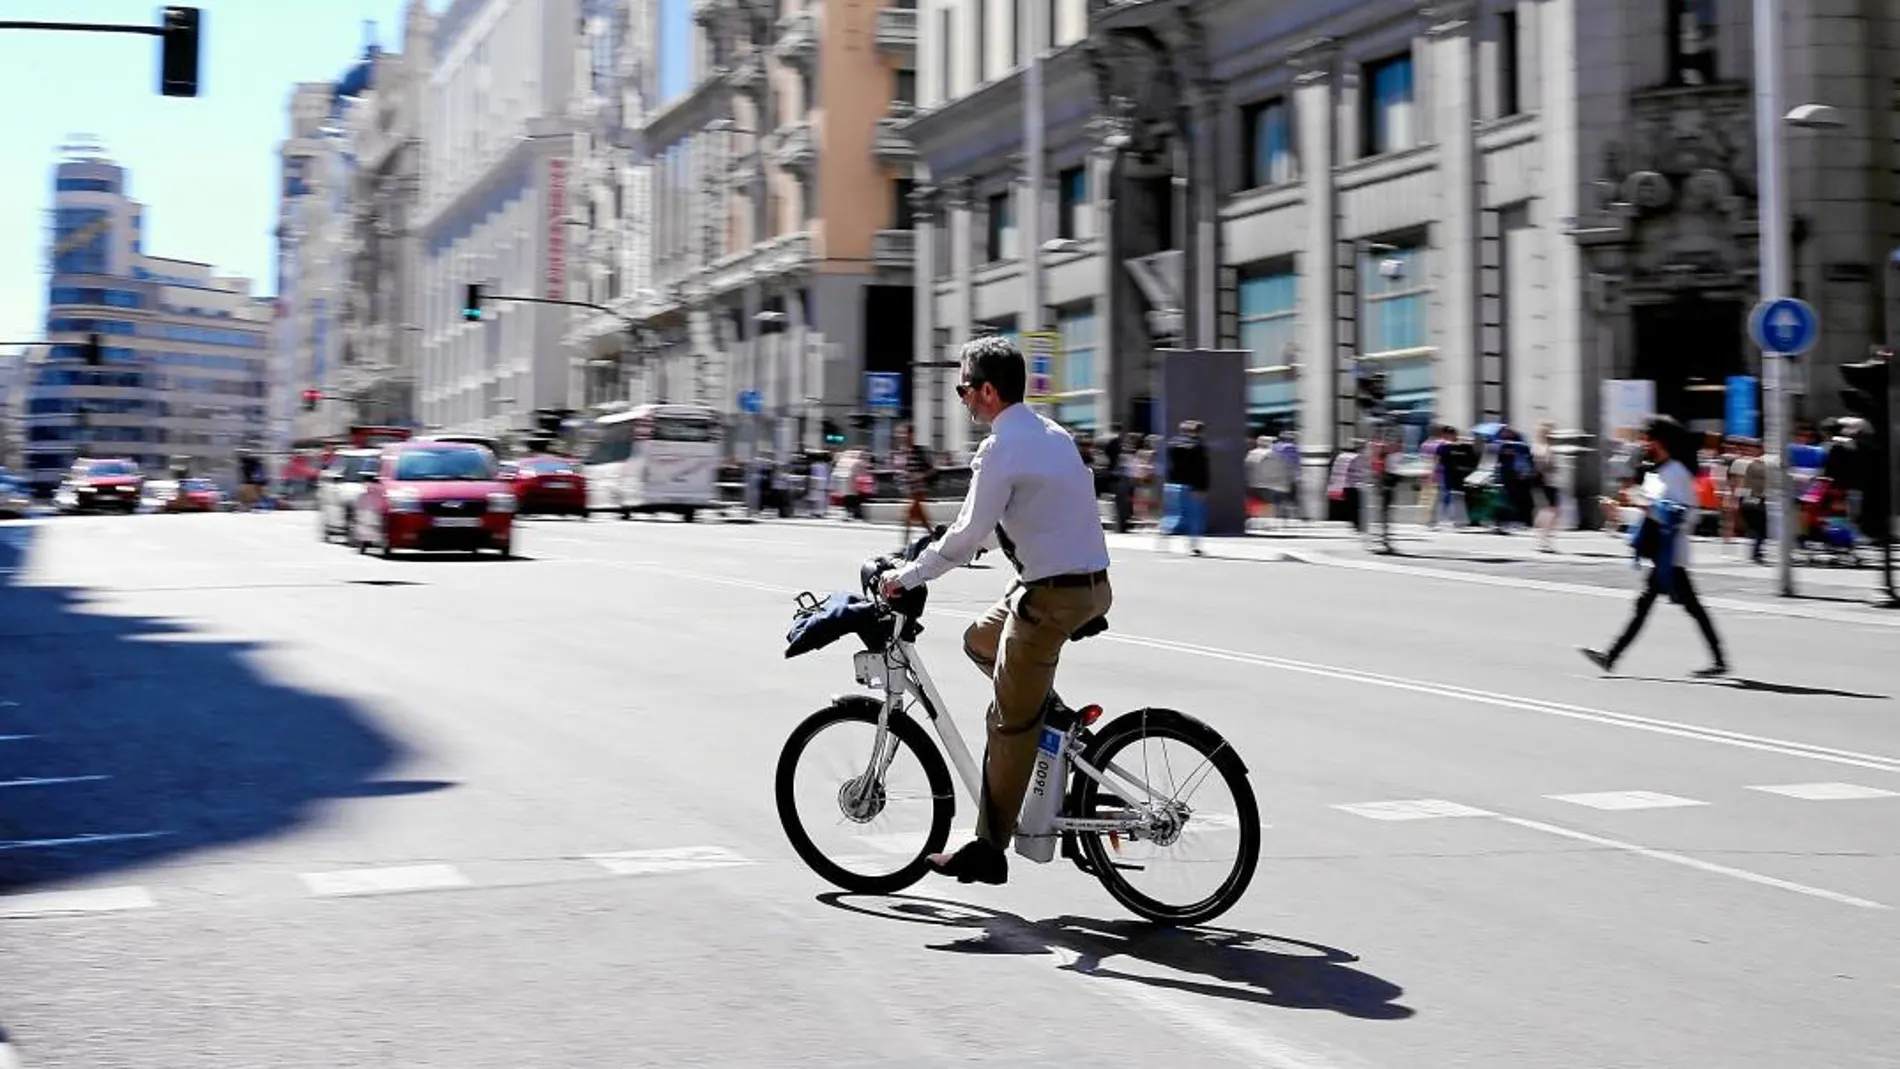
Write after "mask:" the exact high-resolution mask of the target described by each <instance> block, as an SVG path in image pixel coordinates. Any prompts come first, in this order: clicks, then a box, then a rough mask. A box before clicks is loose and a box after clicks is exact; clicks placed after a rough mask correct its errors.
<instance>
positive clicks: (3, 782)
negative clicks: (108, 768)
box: [0, 776, 112, 787]
mask: <svg viewBox="0 0 1900 1069" xmlns="http://www.w3.org/2000/svg"><path fill="white" fill-rule="evenodd" d="M111 778H112V777H111V776H25V777H22V778H20V779H0V787H56V786H58V785H60V784H62V783H94V782H97V781H99V780H102V779H111Z"/></svg>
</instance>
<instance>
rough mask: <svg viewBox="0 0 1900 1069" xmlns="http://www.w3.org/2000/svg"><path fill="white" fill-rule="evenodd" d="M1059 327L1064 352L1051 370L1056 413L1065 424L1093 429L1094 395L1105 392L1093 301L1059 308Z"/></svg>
mask: <svg viewBox="0 0 1900 1069" xmlns="http://www.w3.org/2000/svg"><path fill="white" fill-rule="evenodd" d="M1056 330H1057V331H1058V332H1059V333H1060V334H1061V335H1062V352H1061V354H1060V355H1058V356H1057V358H1056V359H1055V360H1054V361H1053V362H1054V364H1055V366H1054V367H1053V368H1051V369H1050V378H1051V379H1052V380H1053V383H1054V386H1055V389H1056V397H1055V402H1056V403H1055V412H1054V413H1053V415H1054V417H1055V420H1056V422H1058V423H1060V424H1062V425H1063V426H1065V427H1071V428H1075V429H1079V430H1094V429H1095V398H1096V395H1098V394H1100V393H1101V391H1102V383H1101V379H1099V378H1097V377H1096V367H1095V354H1096V350H1097V348H1098V346H1099V342H1098V341H1097V338H1098V335H1097V333H1096V329H1095V306H1094V304H1092V303H1091V304H1084V305H1081V306H1079V307H1076V308H1072V309H1064V310H1061V311H1058V312H1057V313H1056Z"/></svg>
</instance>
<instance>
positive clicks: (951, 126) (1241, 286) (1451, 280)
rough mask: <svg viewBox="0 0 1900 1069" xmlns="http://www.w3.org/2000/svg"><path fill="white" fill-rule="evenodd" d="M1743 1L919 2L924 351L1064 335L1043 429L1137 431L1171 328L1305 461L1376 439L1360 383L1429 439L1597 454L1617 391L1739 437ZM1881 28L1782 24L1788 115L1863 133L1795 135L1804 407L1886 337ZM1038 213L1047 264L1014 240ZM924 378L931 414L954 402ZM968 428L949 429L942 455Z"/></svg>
mask: <svg viewBox="0 0 1900 1069" xmlns="http://www.w3.org/2000/svg"><path fill="white" fill-rule="evenodd" d="M1749 6H1750V5H1748V4H1747V3H1743V2H1740V0H1603V2H1601V3H1595V2H1584V0H1514V2H1503V0H1454V2H1444V0H1438V2H1431V3H1426V4H1420V3H1418V2H1416V0H1360V2H1352V3H1343V4H1342V3H1337V2H1325V0H1271V2H1269V0H1134V2H1124V3H1113V4H1105V3H1101V2H1099V0H1056V3H1055V4H1054V6H1053V7H1049V8H1045V7H1044V6H1042V5H1037V4H1018V3H1012V2H1010V0H922V8H921V10H920V11H919V19H920V23H919V25H920V26H921V38H920V44H919V47H918V51H919V61H918V81H919V100H920V104H921V105H922V110H921V111H920V113H919V114H918V115H917V116H916V117H915V118H914V119H912V120H911V121H909V122H908V123H906V124H905V125H904V127H903V130H904V132H905V134H906V135H907V136H908V137H909V138H910V140H911V141H912V142H913V143H914V144H915V145H916V147H917V149H918V150H919V152H920V154H921V157H922V168H921V170H922V171H923V172H924V173H925V174H927V176H928V177H927V178H923V179H921V182H922V183H923V184H924V185H925V186H926V188H925V189H923V190H921V191H920V196H919V201H920V203H921V205H922V206H923V210H922V211H920V213H919V218H918V227H919V228H918V236H917V250H918V256H917V268H916V274H917V277H918V279H919V287H918V292H919V296H918V302H917V313H916V331H915V336H916V341H915V345H914V358H915V359H916V360H920V361H923V360H934V359H941V358H942V356H943V355H944V354H947V353H951V352H953V351H954V346H955V345H956V344H958V343H959V342H961V341H962V340H963V339H964V338H965V337H967V336H969V334H970V333H971V332H972V331H973V330H976V329H979V328H984V327H987V328H990V329H996V330H1002V331H1006V332H1007V331H1021V330H1028V329H1034V328H1047V329H1052V330H1055V331H1057V332H1059V333H1060V335H1061V336H1062V346H1061V352H1060V356H1059V358H1058V359H1057V361H1056V368H1055V372H1056V373H1055V380H1056V381H1055V389H1056V391H1057V397H1056V399H1055V405H1054V409H1055V413H1056V414H1057V415H1058V417H1059V418H1062V419H1063V420H1065V421H1066V422H1068V423H1070V424H1072V425H1073V426H1076V427H1078V428H1102V427H1105V426H1107V425H1108V424H1110V423H1119V424H1121V425H1123V426H1125V427H1143V426H1144V425H1145V424H1146V422H1147V420H1148V414H1149V412H1150V411H1151V390H1150V387H1149V383H1150V382H1151V381H1152V374H1153V372H1152V357H1151V352H1152V350H1153V348H1154V347H1155V345H1156V344H1157V342H1158V341H1167V342H1170V343H1185V344H1187V345H1190V346H1197V347H1218V348H1241V349H1246V350H1248V351H1249V352H1251V354H1252V355H1251V358H1250V368H1249V372H1248V376H1249V383H1250V385H1249V388H1248V391H1247V399H1246V403H1247V407H1248V410H1249V415H1250V418H1251V421H1252V423H1253V425H1254V426H1255V427H1256V428H1257V429H1259V430H1271V429H1276V428H1280V427H1294V428H1297V429H1298V431H1299V433H1300V435H1301V439H1302V442H1303V444H1304V445H1305V447H1306V448H1307V449H1308V450H1309V451H1310V453H1311V454H1312V456H1313V459H1314V460H1315V461H1319V460H1322V459H1323V458H1324V456H1325V455H1326V454H1327V453H1329V452H1330V450H1331V449H1332V447H1333V446H1334V445H1335V444H1338V443H1343V442H1345V441H1348V440H1349V439H1350V438H1351V437H1352V436H1353V435H1354V434H1355V433H1356V426H1355V421H1356V418H1357V416H1356V406H1355V405H1354V402H1353V396H1354V393H1355V390H1356V386H1355V381H1354V380H1355V375H1357V374H1359V373H1361V372H1363V371H1367V370H1372V369H1377V370H1380V371H1383V372H1385V373H1386V375H1387V382H1388V389H1389V391H1390V397H1391V400H1392V402H1393V406H1394V408H1395V409H1396V410H1398V411H1399V412H1400V413H1401V416H1402V419H1404V420H1405V421H1406V423H1407V424H1408V425H1409V426H1411V427H1413V428H1415V430H1414V438H1415V437H1416V429H1419V428H1423V427H1424V426H1425V425H1426V424H1428V423H1431V422H1444V423H1450V424H1453V425H1456V426H1459V427H1467V428H1468V427H1471V426H1472V425H1474V424H1477V423H1481V422H1486V421H1495V420H1504V421H1508V422H1510V423H1512V424H1515V425H1518V426H1520V427H1525V428H1529V427H1531V426H1533V425H1535V424H1537V423H1538V422H1540V421H1542V420H1551V421H1553V422H1554V423H1555V424H1556V425H1557V426H1558V427H1559V428H1560V429H1562V430H1564V431H1566V432H1569V433H1572V434H1577V435H1597V434H1599V433H1600V432H1601V431H1602V430H1603V428H1602V427H1601V426H1600V416H1601V413H1600V411H1599V410H1600V407H1601V402H1600V396H1601V383H1603V382H1604V381H1605V380H1610V379H1630V378H1644V379H1649V380H1652V381H1654V382H1655V384H1656V386H1655V388H1656V396H1657V405H1658V407H1659V408H1662V409H1664V410H1667V411H1670V412H1673V413H1675V414H1677V415H1678V416H1680V417H1682V418H1684V419H1685V420H1686V421H1688V422H1691V423H1693V424H1696V425H1698V426H1703V427H1707V428H1712V429H1718V430H1719V429H1721V425H1722V420H1723V414H1724V405H1723V394H1722V389H1723V387H1724V385H1725V384H1726V381H1727V379H1728V377H1729V376H1731V375H1744V374H1755V373H1757V371H1758V369H1759V366H1760V356H1759V354H1758V353H1757V352H1755V351H1754V350H1753V348H1752V346H1750V345H1749V343H1748V341H1747V338H1746V333H1745V329H1744V321H1745V318H1746V315H1747V312H1748V310H1749V308H1750V306H1751V305H1752V304H1753V303H1754V301H1755V300H1756V293H1757V271H1756V264H1757V252H1756V245H1757V224H1756V219H1757V206H1756V201H1755V194H1756V179H1755V171H1756V161H1755V137H1756V135H1757V133H1758V131H1757V130H1756V129H1755V125H1754V123H1753V121H1752V112H1751V81H1750V80H1751V77H1752V55H1751V48H1752V36H1751V33H1752V31H1751V27H1750V25H1749ZM1889 8H1890V5H1889V4H1888V3H1887V0H1878V2H1874V0H1866V2H1863V0H1829V2H1824V3H1823V2H1817V3H1809V4H1802V5H1792V4H1791V5H1787V12H1786V15H1785V23H1786V25H1785V29H1784V33H1783V39H1782V49H1781V54H1782V57H1783V60H1782V67H1783V82H1784V86H1783V95H1784V100H1783V110H1784V111H1785V110H1787V108H1789V107H1792V106H1793V105H1795V104H1799V103H1803V102H1818V103H1825V104H1829V105H1831V106H1833V107H1835V108H1837V109H1838V110H1839V114H1840V115H1841V117H1842V118H1843V120H1844V122H1845V126H1844V128H1843V129H1840V130H1838V131H1827V132H1811V131H1805V130H1795V131H1791V132H1790V134H1789V140H1788V149H1787V161H1788V173H1789V181H1788V183H1787V184H1788V188H1789V191H1790V200H1791V203H1792V211H1793V216H1794V220H1795V232H1794V241H1793V249H1794V263H1795V272H1794V278H1795V279H1796V280H1797V281H1796V283H1795V287H1794V288H1795V295H1798V296H1803V297H1805V298H1806V299H1808V300H1809V301H1810V302H1812V303H1814V305H1815V306H1816V308H1817V309H1819V311H1820V313H1821V317H1822V321H1823V336H1822V342H1821V345H1820V347H1819V348H1818V349H1817V350H1816V352H1815V353H1814V355H1813V356H1812V358H1810V359H1809V360H1807V361H1804V362H1803V363H1802V369H1803V370H1802V373H1801V374H1799V375H1797V379H1798V380H1800V381H1801V383H1802V385H1803V386H1804V388H1805V391H1806V392H1805V395H1804V396H1803V397H1801V398H1800V399H1799V400H1798V410H1799V412H1800V414H1801V415H1803V416H1805V417H1809V418H1817V417H1819V416H1822V415H1825V414H1828V413H1829V412H1831V411H1833V409H1834V408H1835V403H1834V398H1835V397H1836V385H1837V373H1836V372H1835V371H1834V370H1833V368H1834V367H1835V366H1837V365H1838V364H1840V363H1842V362H1845V361H1847V360H1851V359H1856V358H1858V357H1859V356H1860V355H1862V354H1863V353H1864V352H1865V349H1866V346H1867V345H1868V344H1869V343H1870V342H1873V341H1876V340H1880V339H1882V338H1884V337H1885V336H1886V335H1887V333H1888V323H1889V322H1890V316H1889V314H1888V309H1889V308H1890V307H1891V302H1888V301H1887V300H1885V290H1886V288H1887V287H1886V281H1887V277H1888V276H1887V274H1886V267H1885V264H1886V262H1887V250H1888V249H1889V248H1891V247H1892V246H1893V245H1894V243H1895V242H1894V237H1895V227H1894V218H1893V210H1892V207H1891V202H1892V200H1893V193H1894V189H1893V183H1894V178H1893V170H1892V168H1893V156H1894V148H1893V134H1892V115H1893V113H1894V98H1895V84H1896V83H1895V82H1894V80H1893V76H1892V75H1891V74H1889V73H1886V72H1888V71H1890V70H1891V69H1892V68H1893V64H1892V63H1891V62H1890V61H1891V59H1892V58H1893V57H1892V52H1891V41H1892V39H1893V37H1894V34H1895V30H1896V27H1900V19H1896V17H1895V16H1896V12H1894V11H1892V10H1889ZM1031 17H1042V18H1049V19H1050V20H1051V25H1049V26H1048V27H1047V30H1046V31H1045V32H1046V34H1047V37H1046V38H1045V39H1050V40H1053V41H1054V42H1055V47H1054V48H1053V49H1052V50H1051V51H1050V52H1049V53H1048V54H1047V55H1046V56H1045V57H1044V58H1045V62H1044V64H1043V69H1044V81H1045V85H1046V89H1045V94H1044V115H1045V121H1046V130H1047V135H1046V138H1045V149H1046V157H1045V161H1044V173H1045V174H1046V175H1047V176H1048V177H1049V181H1048V182H1047V183H1046V186H1045V188H1043V189H1042V190H1040V191H1037V192H1036V193H1035V194H1034V195H1032V194H1031V193H1030V191H1028V190H1026V189H1025V188H1024V181H1023V177H1022V172H1023V168H1022V166H1021V162H1020V154H1021V152H1022V151H1023V145H1022V128H1023V113H1022V109H1023V106H1024V103H1023V95H1024V94H1023V82H1024V71H1023V61H1024V59H1025V57H1024V56H1023V55H1022V50H1021V49H1019V48H1015V47H1014V46H1013V44H1012V42H1014V41H1018V40H1022V39H1024V36H1025V26H1026V23H1025V21H1024V20H1026V19H1029V18H1031ZM1188 130H1191V131H1194V132H1195V136H1193V137H1187V136H1183V133H1182V132H1183V131H1188ZM1032 204H1033V209H1032ZM1030 210H1035V211H1037V212H1039V213H1040V215H1039V216H1038V218H1039V219H1040V220H1041V222H1042V225H1041V226H1040V227H1039V228H1038V231H1039V232H1040V233H1041V234H1043V235H1048V236H1050V241H1048V242H1044V243H1039V246H1038V248H1035V249H1026V248H1019V247H1018V241H1017V237H1018V232H1019V228H1018V227H1017V225H1016V222H1015V221H1016V220H1018V219H1020V218H1022V217H1023V214H1024V213H1025V212H1027V211H1030ZM1032 268H1033V269H1037V270H1040V271H1041V272H1042V278H1043V286H1042V292H1043V294H1044V295H1045V298H1044V301H1045V303H1044V305H1043V307H1041V308H1036V309H1030V308H1025V307H1024V306H1023V305H1024V300H1025V293H1026V291H1027V287H1026V286H1025V285H1024V274H1023V273H1024V271H1025V270H1029V269H1032ZM1150 313H1163V314H1161V315H1151V314H1150ZM1157 329H1159V330H1161V331H1164V332H1166V333H1164V334H1162V335H1159V336H1158V335H1157V333H1156V331H1157ZM928 387H929V383H928V381H927V380H925V381H924V385H923V386H921V387H920V390H921V391H922V393H920V400H919V404H920V405H921V406H923V407H926V408H927V407H930V406H935V405H944V406H954V404H955V399H954V397H953V396H950V395H949V393H948V391H947V390H944V391H931V390H930V389H929V388H928ZM965 424H967V421H966V420H963V419H962V418H961V417H960V415H959V414H957V413H955V412H954V411H952V412H951V414H950V416H949V418H946V419H943V420H942V421H940V424H939V425H940V426H941V427H942V428H943V436H944V438H945V440H946V444H948V445H950V446H952V447H955V446H957V445H959V444H961V443H962V442H963V441H964V440H966V439H964V438H963V437H961V436H962V435H964V434H967V428H966V427H965ZM921 429H923V430H924V431H925V433H926V434H929V433H930V426H929V421H926V425H925V426H924V427H922V428H921ZM1584 440H1586V441H1587V440H1588V439H1584ZM1592 467H1593V465H1592V464H1591V463H1590V462H1589V461H1588V459H1587V455H1586V462H1585V464H1584V467H1583V472H1582V474H1583V478H1584V481H1585V484H1586V485H1587V484H1588V483H1589V480H1590V478H1591V469H1592Z"/></svg>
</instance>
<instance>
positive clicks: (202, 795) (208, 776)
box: [0, 526, 450, 894]
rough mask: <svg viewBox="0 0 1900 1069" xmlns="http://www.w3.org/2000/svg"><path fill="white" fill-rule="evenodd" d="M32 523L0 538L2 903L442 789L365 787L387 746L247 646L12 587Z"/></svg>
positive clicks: (336, 703) (357, 711) (391, 762)
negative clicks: (255, 658) (332, 813)
mask: <svg viewBox="0 0 1900 1069" xmlns="http://www.w3.org/2000/svg"><path fill="white" fill-rule="evenodd" d="M34 530H35V529H34V528H33V527H31V526H18V527H7V528H4V529H0V651H4V653H3V654H0V894H3V893H8V892H15V891H20V890H23V889H27V888H32V887H36V886H39V885H43V884H48V883H52V882H55V881H60V880H68V879H73V878H76V877H86V876H96V875H99V874H102V873H109V872H113V871H115V870H119V869H125V868H129V867H132V866H137V865H143V864H148V863H151V862H154V861H161V860H170V859H174V858H176V857H177V856H179V855H181V854H187V853H190V852H191V851H194V850H201V849H205V848H208V847H214V846H223V845H229V844H232V843H239V842H244V841H247V840H259V839H265V838H268V837H272V836H277V835H282V834H284V833H286V832H287V831H290V830H292V829H294V828H296V827H298V826H299V825H301V824H303V823H305V822H306V821H309V820H311V819H313V818H314V817H315V816H316V815H317V814H318V813H319V811H320V810H321V808H322V805H323V803H324V802H326V801H328V800H330V799H341V798H363V797H376V796H392V795H399V794H413V793H417V792H420V791H427V790H439V789H441V788H443V787H446V786H450V784H445V783H439V782H404V781H395V782H377V780H376V777H377V775H378V773H379V772H380V771H382V770H384V769H388V768H391V767H394V766H395V765H396V763H397V762H398V761H399V760H400V759H401V758H402V757H403V756H404V754H403V752H402V751H401V750H400V749H399V747H398V746H397V744H396V743H395V742H394V741H393V740H392V739H390V738H389V737H387V736H385V735H383V734H382V733H380V732H379V731H377V730H376V728H375V727H373V726H372V724H371V723H370V720H369V718H368V716H367V715H366V714H365V712H364V711H363V710H362V709H361V708H360V707H359V706H357V705H355V704H354V703H352V702H348V701H344V700H341V699H338V698H334V697H329V696H326V695H323V694H318V693H313V692H311V691H307V690H302V689H299V688H296V687H293V686H288V685H285V684H283V683H279V682H276V681H274V680H272V679H270V678H269V677H268V676H266V675H265V674H263V673H262V672H261V671H260V669H259V668H258V667H257V666H255V665H254V664H253V663H251V660H250V658H249V657H248V654H249V653H250V652H251V651H253V650H254V649H256V648H257V647H256V646H255V645H254V644H251V643H244V642H231V641H227V640H222V639H215V640H214V639H209V638H207V637H205V636H203V635H201V634H197V633H194V631H193V630H192V629H191V628H190V627H188V626H185V625H182V624H180V623H177V622H174V621H169V620H164V619H154V618H150V617H137V616H116V615H107V614H104V613H99V612H94V611H88V610H87V608H86V606H85V602H86V601H87V598H88V593H87V592H86V591H83V590H75V589H72V588H66V587H41V586H21V585H19V584H18V581H17V571H18V570H19V569H20V568H21V567H22V566H23V565H24V563H25V560H26V557H27V555H28V552H29V550H30V548H31V545H32V539H33V537H34ZM338 668H339V670H341V669H342V666H338Z"/></svg>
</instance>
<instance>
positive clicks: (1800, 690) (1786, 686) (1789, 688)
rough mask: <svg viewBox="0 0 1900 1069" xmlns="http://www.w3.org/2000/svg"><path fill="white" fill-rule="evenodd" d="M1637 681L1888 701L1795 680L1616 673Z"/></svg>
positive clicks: (1885, 696)
mask: <svg viewBox="0 0 1900 1069" xmlns="http://www.w3.org/2000/svg"><path fill="white" fill-rule="evenodd" d="M1614 678H1617V679H1627V680H1631V681H1632V682H1637V683H1678V684H1685V685H1687V686H1692V687H1720V688H1722V689H1724V690H1745V691H1753V692H1755V693H1758V694H1780V695H1783V696H1785V697H1789V698H1858V699H1861V700H1864V701H1892V700H1893V695H1891V694H1863V693H1861V692H1860V691H1855V690H1836V689H1834V688H1833V687H1804V686H1802V685H1800V684H1798V683H1770V682H1767V681H1765V680H1760V679H1744V678H1742V677H1741V676H1722V677H1717V678H1714V679H1680V678H1674V679H1672V678H1665V677H1662V676H1616V677H1614Z"/></svg>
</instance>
